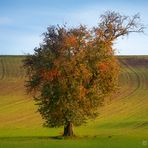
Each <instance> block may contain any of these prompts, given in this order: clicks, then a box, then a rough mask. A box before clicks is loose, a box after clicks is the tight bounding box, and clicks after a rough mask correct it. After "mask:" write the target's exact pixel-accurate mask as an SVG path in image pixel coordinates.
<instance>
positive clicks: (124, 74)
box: [0, 56, 148, 148]
mask: <svg viewBox="0 0 148 148" xmlns="http://www.w3.org/2000/svg"><path fill="white" fill-rule="evenodd" d="M23 58H24V57H23V56H0V148H11V147H12V148H20V147H21V148H29V147H31V148H32V147H35V148H40V147H43V148H44V147H51V148H52V147H54V148H57V147H61V148H63V147H70V148H73V147H75V148H76V147H78V148H79V147H91V148H95V147H96V148H98V147H100V148H142V147H148V56H122V57H119V61H120V65H121V74H120V80H119V86H120V88H119V91H118V93H117V94H116V95H114V96H112V97H111V98H108V100H106V101H105V103H104V104H105V105H104V106H103V107H101V108H99V112H100V115H99V117H98V118H97V119H96V120H90V121H88V123H87V124H86V125H83V126H81V127H75V129H74V131H75V134H76V135H77V138H74V139H63V138H62V137H56V136H58V135H61V134H62V132H63V128H62V127H61V128H58V129H55V128H52V129H47V128H43V127H42V119H41V117H40V115H39V113H38V112H36V110H37V106H35V105H34V101H33V99H32V98H31V96H28V95H26V93H25V88H24V81H25V75H24V70H23V68H22V63H21V61H22V59H23Z"/></svg>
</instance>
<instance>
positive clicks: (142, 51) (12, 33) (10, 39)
mask: <svg viewBox="0 0 148 148" xmlns="http://www.w3.org/2000/svg"><path fill="white" fill-rule="evenodd" d="M107 10H111V11H112V10H113V11H117V12H120V13H121V14H124V15H130V16H131V15H134V14H135V13H138V12H139V13H140V15H141V20H142V23H144V24H145V26H147V27H148V15H147V12H148V0H0V54H2V55H5V54H10V55H11V54H13V55H16V54H18V55H19V54H21V55H22V54H27V53H30V54H32V53H33V49H34V48H35V47H36V46H39V43H41V42H42V36H41V34H42V33H43V32H45V31H46V28H47V27H48V26H49V25H56V24H60V25H62V24H64V23H67V24H68V25H69V26H78V25H79V24H86V25H87V26H88V27H92V26H96V25H97V23H98V19H99V15H100V14H102V13H104V12H105V11H107ZM147 42H148V28H147V29H146V30H145V34H131V35H129V36H128V37H125V38H124V39H122V38H120V39H118V40H117V41H116V42H115V45H114V48H115V49H116V52H117V54H121V55H148V44H147Z"/></svg>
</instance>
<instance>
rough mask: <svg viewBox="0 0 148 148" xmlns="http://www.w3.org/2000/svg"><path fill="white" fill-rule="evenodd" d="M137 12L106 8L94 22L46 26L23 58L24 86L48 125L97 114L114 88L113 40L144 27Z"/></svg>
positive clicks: (67, 132) (116, 69)
mask: <svg viewBox="0 0 148 148" xmlns="http://www.w3.org/2000/svg"><path fill="white" fill-rule="evenodd" d="M139 19H140V17H139V15H137V14H136V15H134V16H133V17H128V16H122V15H120V14H119V13H116V12H110V11H108V12H105V13H104V14H103V15H101V17H100V22H99V24H98V26H97V27H93V28H92V29H88V28H87V27H86V26H84V25H80V26H79V27H74V28H68V27H66V26H58V25H57V26H49V27H48V28H47V32H45V33H44V34H43V35H44V39H43V43H42V44H41V45H40V47H39V48H35V49H34V54H33V55H28V56H27V57H26V59H25V60H24V67H25V68H26V69H27V77H28V80H27V81H26V88H27V91H28V92H29V93H31V94H32V95H33V96H34V99H35V101H36V102H37V103H36V104H37V105H38V106H39V108H38V111H39V112H40V114H41V115H42V117H43V119H44V121H45V122H44V125H45V126H47V127H60V126H64V135H65V136H71V135H73V131H72V128H71V127H72V124H74V125H76V126H77V125H81V124H83V123H85V122H86V121H87V119H89V118H95V117H96V116H97V115H98V107H99V106H100V105H101V104H102V101H103V100H104V98H105V97H107V96H109V95H110V94H111V93H112V92H114V91H115V90H116V87H117V85H118V75H119V65H118V61H117V59H116V56H115V53H114V49H113V48H112V45H113V42H114V40H115V39H116V38H118V37H120V36H124V35H128V34H129V33H131V32H143V26H142V25H141V24H140V23H139Z"/></svg>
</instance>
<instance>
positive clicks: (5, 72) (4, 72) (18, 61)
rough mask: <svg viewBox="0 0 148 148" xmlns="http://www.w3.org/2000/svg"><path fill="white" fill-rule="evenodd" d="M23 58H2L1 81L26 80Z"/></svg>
mask: <svg viewBox="0 0 148 148" xmlns="http://www.w3.org/2000/svg"><path fill="white" fill-rule="evenodd" d="M22 60H23V58H22V57H11V56H9V57H5V56H4V57H3V56H2V57H1V56H0V76H1V79H4V78H6V79H8V78H16V79H21V78H24V75H25V72H24V69H23V67H22Z"/></svg>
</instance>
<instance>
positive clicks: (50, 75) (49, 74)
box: [41, 69, 59, 81]
mask: <svg viewBox="0 0 148 148" xmlns="http://www.w3.org/2000/svg"><path fill="white" fill-rule="evenodd" d="M41 76H42V78H43V79H44V80H49V81H52V80H53V79H55V78H57V77H58V76H59V72H58V71H57V70H56V69H52V70H50V71H46V70H42V71H41Z"/></svg>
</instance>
